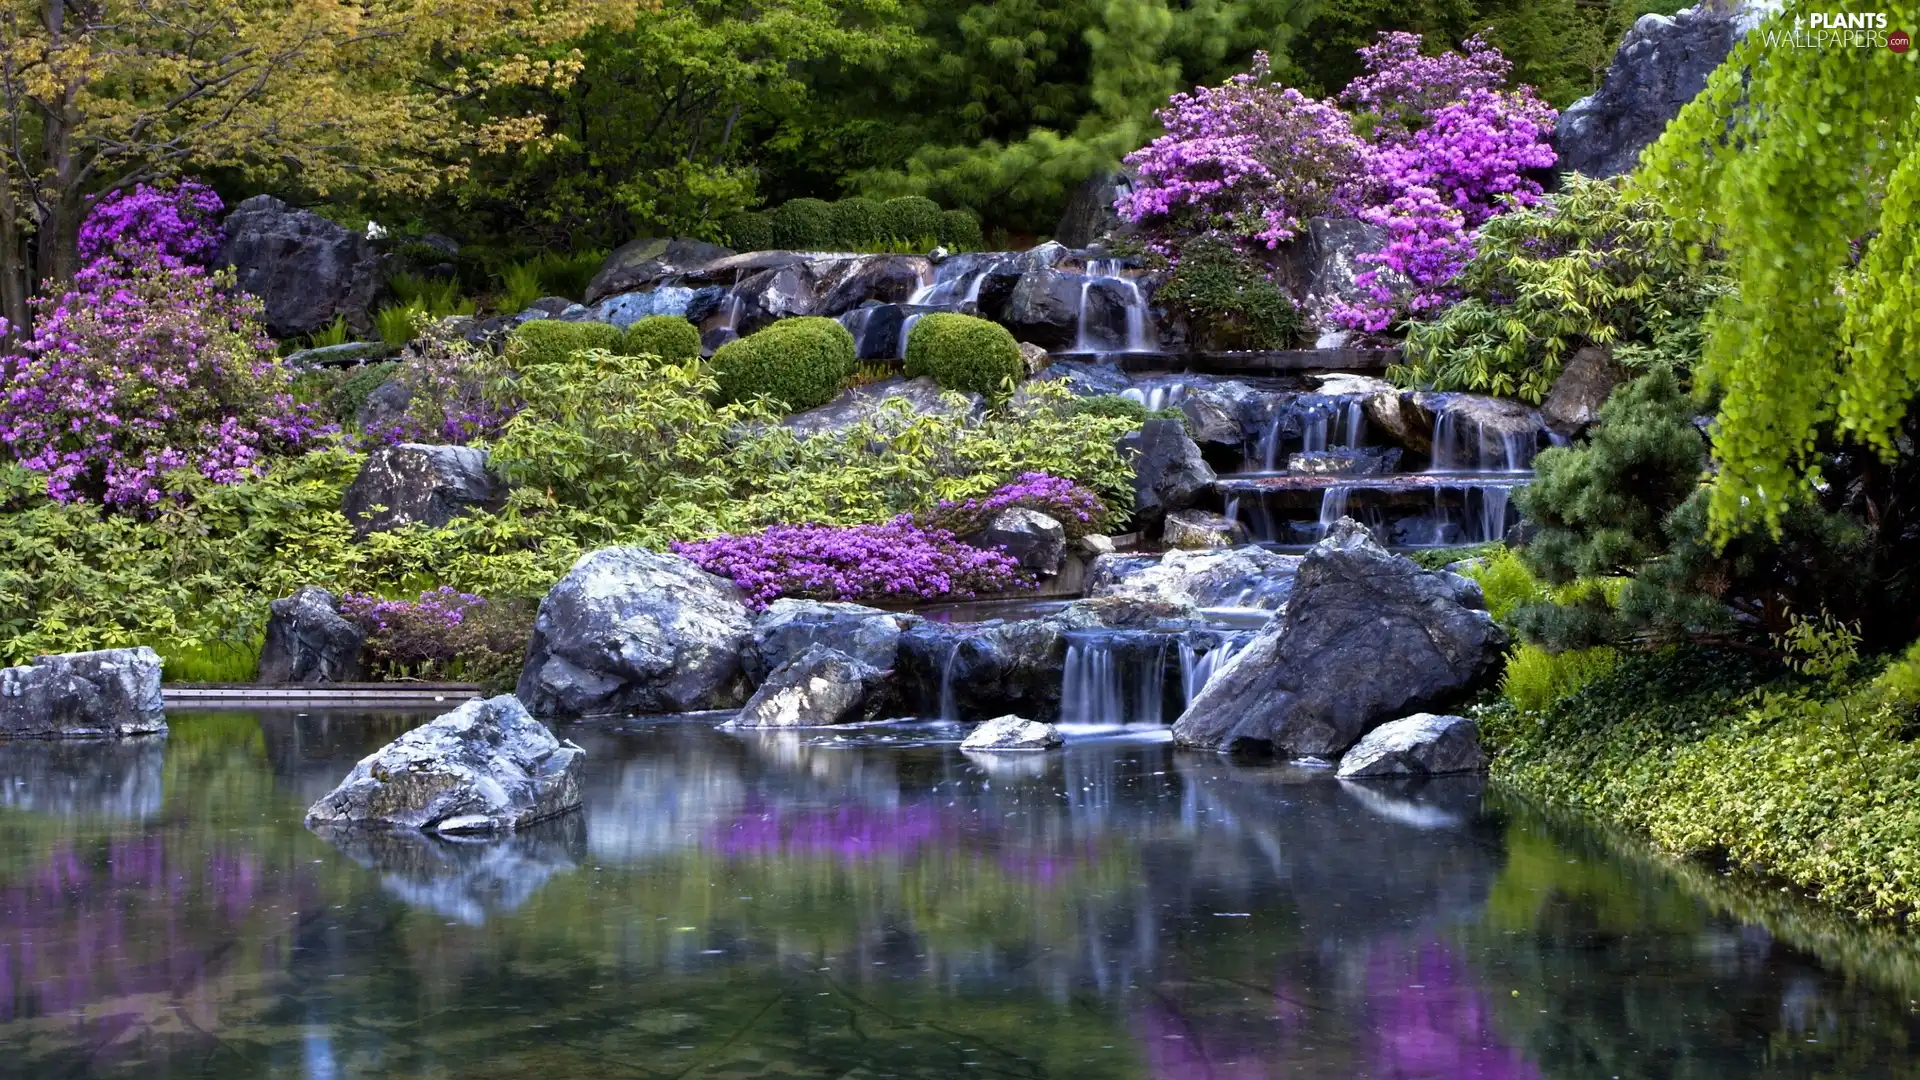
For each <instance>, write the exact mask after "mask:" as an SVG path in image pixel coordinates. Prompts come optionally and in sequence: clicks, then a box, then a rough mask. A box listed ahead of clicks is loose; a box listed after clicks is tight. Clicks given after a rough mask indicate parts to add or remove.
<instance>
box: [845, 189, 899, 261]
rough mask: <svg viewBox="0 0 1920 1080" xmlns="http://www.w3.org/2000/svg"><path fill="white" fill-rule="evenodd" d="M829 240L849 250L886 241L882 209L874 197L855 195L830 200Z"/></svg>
mask: <svg viewBox="0 0 1920 1080" xmlns="http://www.w3.org/2000/svg"><path fill="white" fill-rule="evenodd" d="M833 242H834V246H836V247H843V248H846V249H847V250H849V251H872V250H874V249H875V248H878V247H880V246H882V245H884V244H885V243H886V242H887V224H886V211H885V209H884V207H883V206H882V205H881V203H880V202H879V201H878V200H876V199H867V198H861V197H859V196H855V197H854V198H851V199H841V200H840V201H839V202H836V203H834V204H833Z"/></svg>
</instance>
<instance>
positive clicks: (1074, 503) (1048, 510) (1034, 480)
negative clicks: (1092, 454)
mask: <svg viewBox="0 0 1920 1080" xmlns="http://www.w3.org/2000/svg"><path fill="white" fill-rule="evenodd" d="M1013 507H1020V508H1023V509H1027V510H1036V511H1038V512H1040V513H1042V514H1045V515H1047V516H1048V517H1050V518H1052V519H1054V520H1055V521H1058V522H1059V523H1060V524H1061V525H1062V526H1063V527H1064V528H1065V529H1066V532H1067V539H1069V540H1078V539H1080V538H1081V537H1083V536H1086V535H1087V534H1088V533H1095V532H1100V531H1101V530H1102V529H1104V528H1105V527H1106V525H1107V519H1108V514H1107V508H1106V506H1105V505H1103V504H1102V503H1101V502H1100V496H1098V495H1096V494H1094V492H1093V491H1092V490H1091V489H1089V488H1086V487H1084V486H1082V485H1080V484H1078V483H1075V482H1074V481H1072V480H1066V479H1062V478H1061V477H1058V476H1051V475H1049V474H1047V473H1043V472H1030V473H1021V474H1020V475H1019V476H1018V477H1016V478H1015V479H1014V480H1013V482H1012V483H1009V484H1002V485H1001V486H1000V487H998V488H996V489H994V490H993V491H992V492H991V493H989V494H987V495H984V496H981V497H980V498H977V499H960V500H952V499H949V500H943V501H942V502H941V503H940V504H939V505H937V506H935V507H934V508H933V509H932V510H930V511H927V512H926V513H925V514H923V515H922V516H921V523H922V524H924V525H926V526H927V527H928V528H931V529H941V530H945V531H946V532H949V533H952V534H953V535H955V536H966V535H967V534H969V533H975V532H979V531H980V530H981V529H984V528H986V527H987V525H988V523H990V522H991V521H992V520H993V515H995V514H997V513H999V512H1000V511H1002V510H1006V509H1010V508H1013Z"/></svg>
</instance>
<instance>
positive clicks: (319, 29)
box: [0, 0, 644, 323]
mask: <svg viewBox="0 0 1920 1080" xmlns="http://www.w3.org/2000/svg"><path fill="white" fill-rule="evenodd" d="M643 3H644V0H543V2H541V3H537V4H528V5H511V4H500V3H497V2H495V0H355V2H351V3H342V2H339V0H0V317H5V318H7V319H9V320H11V321H13V322H15V323H25V321H26V317H27V314H28V312H27V297H28V294H29V291H30V290H31V288H32V286H33V285H34V284H35V283H37V282H38V281H40V280H45V279H54V280H64V279H66V278H67V277H69V276H71V274H72V273H73V271H74V270H75V269H76V266H75V261H76V259H77V255H76V240H77V237H78V232H79V226H80V222H81V219H82V218H83V217H84V216H85V213H86V210H87V208H88V207H89V206H90V205H91V203H92V201H93V200H94V199H95V198H97V197H98V196H99V195H100V194H101V193H103V192H107V191H112V190H116V189H120V188H125V187H129V186H131V185H133V184H135V183H139V182H141V181H143V180H151V179H154V178H157V177H164V176H166V175H168V174H171V173H174V172H178V171H181V170H186V169H209V168H221V169H226V170H229V171H231V172H235V173H238V174H240V175H244V176H246V177H247V178H249V179H251V180H255V181H260V182H267V181H273V182H294V183H298V184H299V185H300V186H302V187H303V188H306V189H307V190H310V191H313V192H315V193H320V194H324V193H327V192H329V191H337V190H341V189H344V188H350V187H365V188H369V189H372V190H377V191H383V192H414V193H418V192H423V191H429V190H432V189H433V188H435V187H436V186H438V185H440V184H444V183H446V182H448V181H450V180H453V179H457V178H459V177H460V176H461V175H463V174H464V172H465V170H466V169H467V167H468V164H469V162H470V161H471V160H472V158H473V156H474V155H475V154H478V153H483V152H487V151H491V150H499V149H502V148H505V147H509V146H513V145H515V144H520V143H525V142H528V141H531V140H535V139H537V138H539V137H540V135H541V131H542V124H541V118H540V117H538V116H532V115H500V116H482V117H479V118H477V119H475V118H469V117H468V116H467V114H466V113H465V112H464V111H463V110H462V109H461V108H460V106H461V104H462V103H463V102H465V101H468V100H470V99H472V98H474V97H475V96H476V95H479V94H482V93H484V92H486V91H487V90H489V89H491V88H494V87H499V86H512V85H533V86H551V85H564V84H565V83H567V82H568V81H570V80H571V79H572V78H573V77H574V74H575V72H576V71H577V69H578V67H579V61H578V58H577V56H574V55H573V54H571V53H565V52H563V53H561V54H560V55H559V57H558V58H557V59H556V58H554V57H553V55H552V54H550V53H549V54H546V58H544V59H538V60H534V59H529V58H528V54H529V53H531V52H533V50H535V49H536V48H539V47H544V46H548V45H552V44H554V43H556V42H562V41H566V40H568V39H571V38H573V37H576V36H578V35H580V34H582V33H584V32H586V31H587V30H589V29H591V28H593V27H594V26H597V25H601V24H603V23H606V22H609V21H611V22H621V21H624V20H628V19H630V18H631V17H632V16H633V13H634V9H635V8H636V7H638V6H641V5H642V4H643Z"/></svg>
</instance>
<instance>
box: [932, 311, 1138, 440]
mask: <svg viewBox="0 0 1920 1080" xmlns="http://www.w3.org/2000/svg"><path fill="white" fill-rule="evenodd" d="M921 321H922V322H925V321H926V320H924V319H923V320H921ZM917 325H918V324H916V326H917ZM1069 408H1071V409H1072V411H1073V413H1074V415H1076V416H1103V417H1107V418H1109V419H1113V420H1126V421H1129V422H1131V423H1132V424H1133V425H1134V426H1135V427H1139V426H1140V425H1141V424H1144V423H1146V422H1147V407H1146V406H1145V405H1144V404H1142V403H1140V402H1138V401H1135V400H1134V399H1132V398H1130V397H1126V396H1125V395H1122V394H1094V395H1092V396H1089V397H1083V398H1075V399H1074V401H1073V404H1072V405H1071V406H1069Z"/></svg>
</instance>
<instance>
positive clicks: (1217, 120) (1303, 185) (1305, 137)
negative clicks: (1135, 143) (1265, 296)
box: [1116, 53, 1366, 254]
mask: <svg viewBox="0 0 1920 1080" xmlns="http://www.w3.org/2000/svg"><path fill="white" fill-rule="evenodd" d="M1155 115H1157V116H1158V117H1159V119H1160V123H1161V126H1162V127H1164V128H1165V129H1166V133H1165V134H1164V135H1161V136H1160V137H1159V138H1157V139H1155V140H1153V141H1152V142H1151V143H1148V144H1147V145H1146V146H1144V147H1142V148H1141V149H1139V150H1136V151H1134V152H1133V153H1131V154H1129V155H1127V158H1126V161H1127V164H1128V165H1129V166H1130V167H1132V168H1133V169H1134V170H1135V172H1136V173H1138V175H1139V177H1140V180H1139V183H1137V184H1135V185H1134V186H1133V187H1132V188H1131V189H1130V190H1129V191H1127V192H1126V193H1124V194H1122V195H1121V196H1120V199H1119V202H1118V203H1117V204H1116V208H1117V209H1118V210H1119V212H1120V214H1121V215H1122V216H1123V217H1125V218H1126V219H1127V220H1128V221H1131V222H1133V223H1135V224H1137V225H1140V226H1141V227H1142V229H1143V231H1144V232H1146V234H1147V235H1148V236H1149V238H1150V241H1151V242H1152V243H1153V244H1154V246H1155V248H1156V250H1159V251H1161V252H1162V253H1163V254H1173V253H1174V251H1175V250H1176V249H1177V247H1178V239H1179V238H1181V237H1187V236H1193V235H1197V234H1200V233H1205V232H1210V231H1217V232H1222V233H1226V234H1230V235H1233V236H1235V237H1238V238H1240V239H1241V241H1242V242H1243V243H1245V244H1247V245H1248V246H1249V247H1259V248H1272V247H1276V246H1278V245H1279V244H1280V243H1281V242H1282V241H1285V240H1290V239H1292V238H1293V237H1295V236H1297V235H1299V233H1300V231H1301V230H1302V229H1303V228H1305V227H1306V220H1307V219H1308V218H1310V217H1313V216H1315V215H1318V214H1327V213H1332V212H1335V211H1351V210H1352V209H1353V208H1354V207H1355V205H1356V202H1355V200H1356V198H1357V196H1358V193H1359V192H1358V186H1357V185H1358V181H1359V178H1360V175H1361V166H1362V164H1363V163H1364V160H1365V156H1366V146H1365V144H1364V143H1362V142H1361V141H1360V139H1359V137H1358V136H1356V135H1355V134H1354V133H1353V128H1352V123H1351V121H1349V119H1348V118H1347V115H1346V114H1345V113H1343V112H1341V111H1340V110H1339V109H1338V108H1336V107H1334V106H1332V105H1329V104H1327V103H1326V102H1322V101H1315V100H1313V99H1312V98H1309V97H1307V96H1306V95H1305V94H1302V93H1300V91H1298V90H1295V89H1292V88H1291V87H1280V86H1276V85H1274V84H1273V82H1272V81H1271V76H1270V73H1269V70H1268V61H1267V54H1265V53H1255V54H1254V60H1253V68H1252V70H1250V71H1247V72H1245V73H1243V74H1240V75H1235V76H1234V77H1233V78H1231V79H1228V80H1227V82H1226V83H1225V84H1224V85H1222V86H1217V87H1207V86H1202V87H1196V88H1195V89H1194V90H1193V92H1192V93H1188V94H1175V95H1174V96H1173V97H1172V98H1171V99H1170V100H1169V101H1168V102H1167V107H1166V108H1164V109H1161V110H1160V111H1159V112H1158V113H1156V114H1155Z"/></svg>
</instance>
